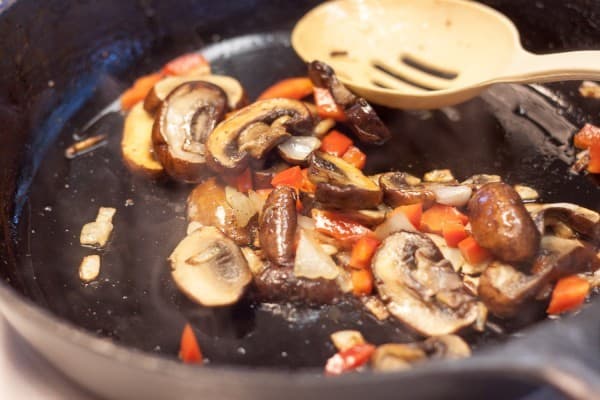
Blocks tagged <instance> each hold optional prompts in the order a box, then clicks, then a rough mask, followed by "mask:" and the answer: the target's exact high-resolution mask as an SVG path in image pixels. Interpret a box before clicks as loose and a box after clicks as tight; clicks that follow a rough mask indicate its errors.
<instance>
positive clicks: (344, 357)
mask: <svg viewBox="0 0 600 400" xmlns="http://www.w3.org/2000/svg"><path fill="white" fill-rule="evenodd" d="M373 352H375V346H373V345H372V344H368V343H365V344H357V345H355V346H352V347H350V348H349V349H347V350H344V351H340V352H337V353H336V354H334V355H333V356H332V357H331V358H330V359H329V360H327V364H326V365H325V374H326V375H341V374H343V373H344V372H349V371H352V370H355V369H357V368H358V367H360V366H362V365H365V364H366V363H367V362H368V361H369V360H370V359H371V356H372V355H373Z"/></svg>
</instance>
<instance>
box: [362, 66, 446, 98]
mask: <svg viewBox="0 0 600 400" xmlns="http://www.w3.org/2000/svg"><path fill="white" fill-rule="evenodd" d="M371 65H372V66H373V68H375V69H376V70H378V71H381V72H383V73H385V74H387V75H389V76H390V77H392V78H394V79H396V80H398V81H401V82H403V83H406V84H407V85H410V86H412V87H414V88H416V89H421V90H428V91H431V90H435V88H432V87H430V86H426V85H423V84H420V83H418V82H415V81H414V80H412V79H410V78H408V77H406V76H404V75H400V74H398V73H396V72H394V71H391V70H390V69H388V68H386V67H385V66H383V65H381V64H379V63H376V62H374V63H372V64H371Z"/></svg>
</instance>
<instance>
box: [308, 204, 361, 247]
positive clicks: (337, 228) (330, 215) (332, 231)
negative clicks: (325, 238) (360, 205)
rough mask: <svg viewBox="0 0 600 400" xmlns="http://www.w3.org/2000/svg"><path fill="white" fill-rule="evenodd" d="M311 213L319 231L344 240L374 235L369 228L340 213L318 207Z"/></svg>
mask: <svg viewBox="0 0 600 400" xmlns="http://www.w3.org/2000/svg"><path fill="white" fill-rule="evenodd" d="M311 213H312V218H313V219H314V221H315V228H316V230H317V231H319V232H321V233H324V234H326V235H329V236H331V237H334V238H336V239H338V240H341V241H343V242H349V243H354V242H356V241H357V240H359V239H360V238H362V237H364V236H372V235H373V231H371V230H370V229H369V228H367V227H365V226H364V225H361V224H359V223H357V222H355V221H352V220H351V219H349V218H347V217H345V216H343V215H341V214H339V213H336V212H333V211H324V210H319V209H316V208H315V209H313V210H312V211H311Z"/></svg>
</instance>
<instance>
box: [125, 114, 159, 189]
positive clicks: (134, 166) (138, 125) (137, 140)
mask: <svg viewBox="0 0 600 400" xmlns="http://www.w3.org/2000/svg"><path fill="white" fill-rule="evenodd" d="M153 123H154V120H153V119H152V117H150V115H148V113H147V112H146V111H144V109H143V108H142V105H141V104H136V105H135V106H133V108H132V109H131V111H129V114H127V118H125V125H124V127H123V139H122V140H121V153H122V154H123V160H124V161H125V165H126V166H127V167H128V168H129V169H130V170H131V171H133V172H140V173H142V174H144V175H147V176H150V177H153V178H157V177H159V176H161V175H162V174H163V172H164V168H163V166H162V165H161V164H160V163H159V162H158V161H157V160H156V157H155V155H154V149H153V147H152V124H153Z"/></svg>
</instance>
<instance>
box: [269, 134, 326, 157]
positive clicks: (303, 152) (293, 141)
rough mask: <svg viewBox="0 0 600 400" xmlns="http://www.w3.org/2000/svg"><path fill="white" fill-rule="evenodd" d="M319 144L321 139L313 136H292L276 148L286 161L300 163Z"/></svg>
mask: <svg viewBox="0 0 600 400" xmlns="http://www.w3.org/2000/svg"><path fill="white" fill-rule="evenodd" d="M320 146H321V141H320V140H319V139H317V138H316V137H313V136H292V137H290V138H289V139H288V140H286V141H285V142H283V143H281V144H280V145H279V146H277V148H278V149H279V151H280V152H281V155H282V156H283V157H284V158H285V160H286V161H288V162H291V163H301V162H305V161H306V160H308V156H310V154H311V153H312V152H313V151H315V150H316V149H318V148H319V147H320Z"/></svg>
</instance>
